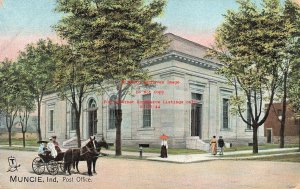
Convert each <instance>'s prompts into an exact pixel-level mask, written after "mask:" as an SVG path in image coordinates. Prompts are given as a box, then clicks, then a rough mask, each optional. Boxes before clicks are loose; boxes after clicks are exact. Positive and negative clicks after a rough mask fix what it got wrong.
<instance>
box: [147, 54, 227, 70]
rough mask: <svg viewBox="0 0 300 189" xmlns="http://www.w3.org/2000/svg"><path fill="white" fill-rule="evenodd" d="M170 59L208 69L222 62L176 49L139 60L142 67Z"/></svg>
mask: <svg viewBox="0 0 300 189" xmlns="http://www.w3.org/2000/svg"><path fill="white" fill-rule="evenodd" d="M170 60H177V61H180V62H184V63H187V64H190V65H194V66H198V67H201V68H205V69H208V70H216V69H217V68H219V67H221V66H222V64H220V63H216V62H213V61H211V60H208V59H204V58H200V57H195V56H191V55H188V54H185V53H182V52H178V51H174V50H172V51H168V52H167V53H166V54H164V55H162V56H159V57H154V58H150V59H147V60H144V61H142V62H141V64H142V66H143V67H148V66H152V65H155V64H160V63H163V62H166V61H170Z"/></svg>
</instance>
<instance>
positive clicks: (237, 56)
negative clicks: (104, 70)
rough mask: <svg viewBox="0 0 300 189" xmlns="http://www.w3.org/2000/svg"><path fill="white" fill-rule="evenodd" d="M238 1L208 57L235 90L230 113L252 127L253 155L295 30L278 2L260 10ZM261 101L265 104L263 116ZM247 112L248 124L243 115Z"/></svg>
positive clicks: (267, 0)
mask: <svg viewBox="0 0 300 189" xmlns="http://www.w3.org/2000/svg"><path fill="white" fill-rule="evenodd" d="M237 2H238V4H239V9H238V10H237V11H233V10H229V11H227V13H226V15H225V21H224V22H223V23H222V24H221V26H220V27H219V28H218V29H217V31H216V42H215V47H214V48H213V49H212V50H211V51H210V52H209V54H210V56H214V57H217V58H218V59H219V60H220V61H221V62H222V63H223V64H224V66H223V67H222V68H220V69H219V73H220V74H222V75H223V76H225V77H226V78H227V80H228V81H229V83H230V84H231V85H232V86H234V88H235V94H234V96H233V97H232V99H231V104H232V105H233V112H235V113H237V114H239V116H240V117H241V119H242V120H243V121H244V122H245V123H246V124H248V125H250V126H251V127H252V129H253V137H252V138H253V153H258V139H257V131H258V128H259V126H261V125H262V124H263V123H264V122H265V120H266V119H267V116H268V114H269V111H270V108H271V105H272V103H273V99H274V95H275V92H276V89H277V87H278V82H279V68H278V65H281V64H282V62H283V61H285V52H286V51H285V50H286V49H287V45H288V44H289V39H290V37H291V33H292V31H293V30H294V28H293V25H292V24H291V23H290V22H289V21H288V20H286V19H284V16H285V15H284V13H283V9H282V7H281V5H280V2H279V0H263V3H262V5H261V7H260V8H259V7H257V6H256V5H255V4H254V3H251V2H250V0H238V1H237ZM264 101H266V102H267V104H268V105H267V106H266V110H265V114H264V113H263V111H264V106H263V103H264ZM245 102H246V103H245ZM245 106H246V107H245ZM246 110H247V112H248V113H249V114H250V117H251V121H250V120H248V119H247V118H246V117H245V115H244V112H245V111H246Z"/></svg>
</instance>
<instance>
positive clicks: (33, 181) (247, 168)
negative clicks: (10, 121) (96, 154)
mask: <svg viewBox="0 0 300 189" xmlns="http://www.w3.org/2000/svg"><path fill="white" fill-rule="evenodd" d="M36 155H37V153H36V152H27V151H9V150H1V151H0V189H12V188H18V189H25V188H26V189H36V188H43V189H47V188H49V189H50V188H51V189H52V188H55V189H66V188H74V189H80V188H86V189H88V188H90V189H96V188H101V189H107V188H108V189H109V188H113V189H114V188H116V189H123V188H125V189H126V188H130V189H134V188H136V189H140V188H147V189H152V188H155V189H160V188H162V189H163V188H172V189H176V188H178V189H179V188H180V189H185V188H197V189H201V188H203V189H215V188H216V189H219V188H220V189H221V188H222V189H235V188H242V189H243V188H261V189H266V188H272V189H284V188H295V187H296V186H297V188H298V187H299V186H300V185H299V184H300V164H299V163H285V162H267V161H266V162H264V161H234V160H233V161H231V160H223V161H222V160H220V161H218V160H217V161H208V162H201V163H189V164H177V163H165V162H155V161H146V160H133V159H119V158H108V157H102V158H99V159H98V161H97V167H96V171H97V174H95V175H94V176H92V177H89V176H87V168H86V163H85V162H80V163H79V169H80V171H81V174H72V175H71V176H65V175H64V174H63V173H62V172H60V173H59V174H58V175H56V176H52V175H49V173H48V172H47V171H45V173H44V174H43V175H36V174H35V173H34V172H33V171H32V168H31V162H32V160H33V159H34V158H35V157H36ZM10 156H14V157H15V158H16V161H17V163H18V164H21V166H20V167H19V168H18V171H15V172H6V171H7V170H8V168H9V164H8V159H7V158H8V157H10Z"/></svg>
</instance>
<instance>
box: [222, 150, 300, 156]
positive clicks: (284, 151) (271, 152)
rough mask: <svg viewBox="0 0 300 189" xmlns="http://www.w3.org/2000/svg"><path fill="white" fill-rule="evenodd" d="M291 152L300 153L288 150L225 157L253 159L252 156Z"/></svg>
mask: <svg viewBox="0 0 300 189" xmlns="http://www.w3.org/2000/svg"><path fill="white" fill-rule="evenodd" d="M291 152H298V150H286V151H276V152H258V154H253V153H247V154H235V155H226V152H225V155H224V156H223V157H236V158H238V157H251V156H261V155H272V154H286V153H291ZM299 156H300V155H299Z"/></svg>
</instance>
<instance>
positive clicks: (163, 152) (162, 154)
mask: <svg viewBox="0 0 300 189" xmlns="http://www.w3.org/2000/svg"><path fill="white" fill-rule="evenodd" d="M160 157H161V158H167V157H168V142H167V140H166V139H163V140H162V141H161V149H160Z"/></svg>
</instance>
